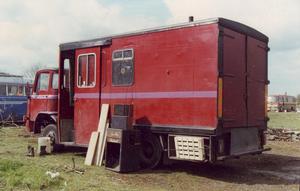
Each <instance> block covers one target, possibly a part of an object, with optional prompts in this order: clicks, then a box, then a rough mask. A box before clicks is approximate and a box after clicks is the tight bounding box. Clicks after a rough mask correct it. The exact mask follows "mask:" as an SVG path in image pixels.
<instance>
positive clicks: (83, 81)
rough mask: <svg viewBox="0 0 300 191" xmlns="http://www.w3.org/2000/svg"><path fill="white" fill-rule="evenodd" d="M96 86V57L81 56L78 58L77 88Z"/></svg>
mask: <svg viewBox="0 0 300 191" xmlns="http://www.w3.org/2000/svg"><path fill="white" fill-rule="evenodd" d="M95 85H96V55H95V54H83V55H79V56H78V73H77V86H78V87H94V86H95Z"/></svg>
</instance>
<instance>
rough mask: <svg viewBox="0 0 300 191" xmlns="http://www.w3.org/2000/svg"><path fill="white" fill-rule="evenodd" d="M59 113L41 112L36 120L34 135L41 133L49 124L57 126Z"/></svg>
mask: <svg viewBox="0 0 300 191" xmlns="http://www.w3.org/2000/svg"><path fill="white" fill-rule="evenodd" d="M56 122H57V112H40V113H38V114H37V116H36V118H35V120H34V125H33V129H34V133H40V132H41V129H42V128H44V127H46V126H47V125H49V124H56Z"/></svg>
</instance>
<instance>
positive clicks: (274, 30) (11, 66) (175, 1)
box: [0, 0, 300, 95]
mask: <svg viewBox="0 0 300 191" xmlns="http://www.w3.org/2000/svg"><path fill="white" fill-rule="evenodd" d="M191 15H193V16H194V18H195V20H199V19H205V18H214V17H224V18H228V19H231V20H235V21H238V22H241V23H243V24H246V25H249V26H251V27H253V28H255V29H257V30H259V31H261V32H263V33H264V34H266V35H267V36H268V37H269V39H270V42H269V47H270V49H271V50H270V52H269V80H270V81H271V84H270V86H269V94H283V93H285V92H287V93H288V94H291V95H297V94H300V85H298V81H299V79H300V1H299V0H264V1H261V0H251V1H250V0H249V1H246V0H244V1H240V0H223V1H222V0H184V1H182V0H151V1H150V0H148V1H146V0H84V1H83V0H64V1H61V0H26V1H23V0H9V1H8V0H0V42H1V43H0V72H8V73H13V74H23V73H24V71H26V70H27V69H28V68H30V66H32V65H35V64H40V65H42V66H47V67H55V66H57V61H58V53H59V49H58V45H59V44H60V43H63V42H70V41H78V40H85V39H92V38H96V37H101V36H105V35H110V34H117V33H123V32H128V31H135V30H139V29H145V28H150V27H157V26H164V25H168V24H176V23H181V22H185V21H187V20H188V17H189V16H191Z"/></svg>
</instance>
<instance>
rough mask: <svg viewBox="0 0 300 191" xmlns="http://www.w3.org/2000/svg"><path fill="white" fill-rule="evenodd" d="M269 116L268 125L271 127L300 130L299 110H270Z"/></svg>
mask: <svg viewBox="0 0 300 191" xmlns="http://www.w3.org/2000/svg"><path fill="white" fill-rule="evenodd" d="M268 116H269V118H270V121H269V122H268V127H270V128H287V129H293V130H300V113H298V112H287V113H284V112H280V113H279V112H269V113H268Z"/></svg>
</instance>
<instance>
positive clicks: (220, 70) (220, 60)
mask: <svg viewBox="0 0 300 191" xmlns="http://www.w3.org/2000/svg"><path fill="white" fill-rule="evenodd" d="M218 27H219V36H218V78H217V84H218V87H217V89H218V90H217V91H219V78H223V77H224V67H223V59H224V58H223V57H224V56H223V53H224V51H223V48H224V27H223V26H222V25H221V24H220V23H219V25H218ZM222 91H223V92H224V86H223V87H222ZM217 96H219V92H217ZM222 96H223V94H222ZM222 99H223V98H222ZM217 100H219V98H218V97H217ZM218 106H219V103H218V101H217V106H216V107H217V120H218V124H217V128H216V133H217V134H218V130H219V129H222V127H223V116H222V118H219V117H218ZM223 108H224V102H222V110H223ZM222 113H223V111H222Z"/></svg>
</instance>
